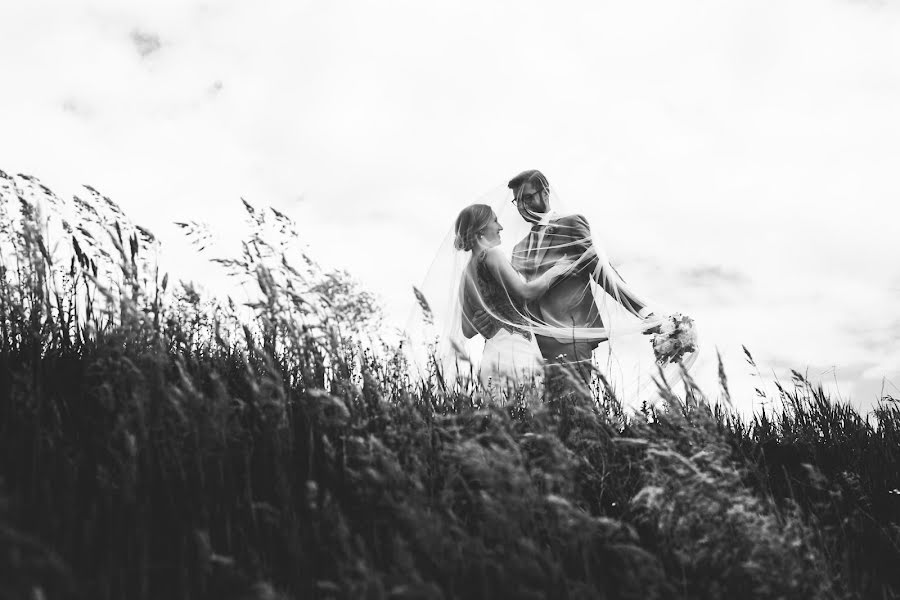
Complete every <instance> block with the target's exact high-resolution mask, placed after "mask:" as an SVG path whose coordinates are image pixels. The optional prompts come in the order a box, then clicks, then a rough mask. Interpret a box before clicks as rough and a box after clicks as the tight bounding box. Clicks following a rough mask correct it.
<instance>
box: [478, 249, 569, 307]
mask: <svg viewBox="0 0 900 600" xmlns="http://www.w3.org/2000/svg"><path fill="white" fill-rule="evenodd" d="M484 261H485V264H487V266H488V269H489V270H490V272H491V274H492V275H493V276H494V278H496V279H497V281H499V282H500V285H502V286H503V288H504V289H505V290H506V291H507V292H508V293H509V295H510V296H511V297H514V298H516V299H518V300H526V301H527V300H534V299H535V298H540V297H541V296H543V295H544V294H545V293H546V292H547V290H548V289H549V288H550V284H552V283H553V280H554V279H556V278H557V277H559V276H560V275H562V274H563V273H565V272H566V271H568V270H569V267H570V265H569V263H558V264H556V265H553V266H552V267H551V268H549V269H548V270H547V271H546V272H544V273H543V274H542V275H541V276H540V277H536V278H535V279H532V280H531V281H529V282H526V281H525V280H523V279H522V276H521V275H519V273H518V272H517V271H516V270H515V269H513V267H512V265H511V264H510V262H509V260H508V259H507V258H506V257H505V256H504V255H503V252H502V251H501V250H500V249H499V248H491V249H490V250H488V251H487V255H486V256H485V258H484Z"/></svg>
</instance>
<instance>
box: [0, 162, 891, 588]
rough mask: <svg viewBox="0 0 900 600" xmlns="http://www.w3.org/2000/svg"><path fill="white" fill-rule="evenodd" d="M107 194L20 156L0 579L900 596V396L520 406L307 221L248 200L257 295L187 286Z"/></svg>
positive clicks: (561, 397)
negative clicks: (385, 308) (416, 349)
mask: <svg viewBox="0 0 900 600" xmlns="http://www.w3.org/2000/svg"><path fill="white" fill-rule="evenodd" d="M88 190H89V194H88V195H87V199H84V200H81V199H79V200H73V201H64V200H61V199H59V198H57V197H55V196H54V195H53V194H52V192H51V191H49V190H47V189H46V188H44V187H43V186H41V184H40V183H39V182H38V181H37V180H35V179H34V178H29V177H24V176H15V177H13V176H8V175H6V174H4V173H0V193H2V195H0V250H2V255H0V291H2V295H0V338H2V339H0V479H2V484H3V485H2V488H0V498H2V499H3V502H2V503H0V573H4V574H8V576H3V577H0V598H23V597H32V598H38V597H45V598H91V599H95V598H98V599H106V598H110V599H111V598H278V597H296V598H316V597H318V598H361V597H365V598H467V599H468V598H724V597H728V598H870V597H893V596H895V595H897V594H898V593H900V574H898V572H897V570H896V568H895V565H896V564H897V561H898V560H900V529H898V524H900V510H898V508H900V491H898V489H897V488H900V473H898V464H900V463H898V461H897V460H896V459H897V453H898V449H897V448H898V442H900V437H898V436H900V433H898V425H900V412H898V409H897V406H896V404H894V403H893V402H892V401H891V399H886V400H885V402H884V403H882V405H881V406H879V408H878V409H877V410H876V411H875V412H874V413H873V414H872V415H871V416H870V417H869V418H868V419H867V418H863V417H862V416H860V415H859V414H857V413H855V412H854V411H853V410H852V409H850V408H849V407H847V406H845V405H842V404H837V403H834V402H832V401H831V400H829V399H828V398H827V397H826V396H825V394H824V393H823V392H822V390H821V389H820V388H816V387H814V386H813V385H812V384H811V383H809V382H808V381H806V380H805V379H804V378H802V376H800V375H799V374H797V377H796V378H795V380H794V381H793V382H792V384H793V385H792V387H790V388H787V389H786V388H782V390H781V395H782V398H781V399H782V401H783V406H784V409H783V410H782V411H781V412H778V413H771V412H769V413H760V414H758V415H755V416H753V417H752V419H750V420H749V421H748V420H747V419H745V418H742V417H740V416H739V415H738V414H736V413H735V412H734V411H731V410H729V409H728V403H727V402H726V401H725V400H726V399H727V395H726V396H723V402H722V403H711V402H710V401H708V400H707V399H706V398H705V397H704V396H703V394H702V393H701V392H700V390H698V389H696V386H693V385H692V383H691V382H690V378H689V377H688V378H687V381H688V385H687V388H686V390H687V391H686V393H684V394H681V395H678V394H676V393H675V392H674V391H673V390H672V389H670V388H669V387H668V386H666V385H665V384H662V385H661V388H660V394H661V397H662V402H661V404H660V405H659V406H658V407H656V408H645V410H644V411H643V412H642V413H638V414H634V415H631V414H628V413H627V412H626V411H625V410H624V409H623V408H622V406H621V405H620V404H619V403H618V402H617V400H616V399H615V397H614V396H612V395H611V394H610V393H609V392H606V393H600V392H596V393H593V394H588V393H584V391H583V390H581V391H566V390H565V389H556V388H554V390H553V391H551V392H549V393H548V394H547V395H546V396H545V397H544V398H520V399H519V401H517V402H514V403H512V404H511V405H510V406H507V407H498V406H496V405H493V404H492V403H490V402H489V401H488V398H489V397H488V396H487V395H486V394H483V393H482V392H481V391H480V390H478V389H477V388H473V387H472V386H460V385H457V382H446V381H444V382H442V385H438V383H437V382H436V381H435V380H434V378H436V377H439V375H440V374H439V373H435V372H433V373H432V374H431V377H432V380H430V381H425V382H417V381H416V380H415V379H413V378H412V377H410V376H409V369H408V367H407V365H406V363H405V361H404V359H403V355H402V353H401V352H400V351H399V349H396V348H391V347H389V346H387V345H384V344H379V342H377V340H374V339H372V336H370V335H368V332H370V331H372V330H373V328H374V325H373V323H377V320H378V311H377V306H376V304H375V303H374V301H373V298H372V297H371V296H370V295H368V294H366V293H365V291H364V290H361V289H360V288H359V287H358V286H357V285H356V284H355V283H354V282H353V280H352V278H350V277H349V276H348V275H347V274H346V273H341V272H335V271H330V270H328V269H325V268H322V267H321V266H319V265H318V264H317V263H316V262H315V261H313V260H312V259H311V258H309V257H308V256H306V255H305V254H301V253H298V252H294V253H292V254H289V253H288V250H286V247H285V246H282V245H281V244H280V242H278V241H277V240H279V239H282V238H279V237H278V236H285V237H286V238H287V239H290V238H292V237H293V236H294V235H295V234H294V233H293V232H292V224H291V223H290V220H289V219H288V218H287V217H286V216H284V215H281V214H279V213H275V212H273V211H261V210H259V209H256V208H255V207H253V206H251V205H249V204H246V208H247V213H248V219H249V220H250V231H249V234H248V239H247V240H246V241H245V242H244V244H243V245H242V250H241V253H240V255H239V256H237V257H235V258H231V259H220V263H221V264H222V266H223V267H224V268H226V269H229V270H230V271H231V272H232V273H233V274H234V275H235V276H236V277H241V278H243V280H244V281H245V282H246V283H248V284H252V285H253V286H254V288H255V290H256V299H255V300H254V301H252V302H250V303H249V306H248V307H241V306H235V305H234V303H233V302H230V301H227V300H226V301H222V302H216V301H212V300H208V299H204V298H203V297H202V295H201V294H200V293H198V292H197V291H196V290H195V289H194V288H193V287H192V286H190V285H188V284H174V283H173V284H172V285H170V284H169V281H168V278H167V277H166V276H165V275H162V276H161V275H160V274H159V273H158V270H157V269H156V266H155V260H154V249H155V243H156V242H155V238H153V236H152V234H151V233H150V232H147V231H146V230H143V229H141V228H139V227H138V226H136V225H134V224H132V223H130V222H129V221H128V219H127V217H126V216H125V215H124V213H122V211H121V210H120V209H118V207H117V206H116V205H115V204H114V203H113V202H112V201H111V200H108V199H106V198H104V197H103V196H102V195H101V194H99V193H98V192H95V191H93V188H88ZM68 215H75V217H71V216H68ZM76 217H77V220H76ZM63 219H65V224H64V223H63ZM72 223H75V225H72ZM185 230H186V231H187V232H188V233H189V234H190V235H192V236H193V239H195V240H197V242H198V244H203V242H204V239H205V237H204V236H205V234H204V233H203V228H202V227H201V226H199V225H198V224H185ZM273 230H274V233H273ZM291 259H294V262H296V263H297V264H294V262H292V260H291ZM244 308H246V310H244ZM751 360H752V357H751ZM722 379H723V384H726V385H725V386H724V387H725V389H726V390H727V382H725V379H724V373H723V374H722ZM597 389H602V386H599V387H598V388H597Z"/></svg>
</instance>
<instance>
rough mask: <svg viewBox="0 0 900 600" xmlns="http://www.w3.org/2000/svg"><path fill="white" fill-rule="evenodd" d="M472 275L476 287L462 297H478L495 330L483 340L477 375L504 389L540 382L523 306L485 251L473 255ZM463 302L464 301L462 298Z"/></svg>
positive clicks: (491, 386) (539, 367)
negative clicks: (488, 261) (493, 270)
mask: <svg viewBox="0 0 900 600" xmlns="http://www.w3.org/2000/svg"><path fill="white" fill-rule="evenodd" d="M471 260H473V261H476V263H475V277H474V278H467V279H466V281H467V283H468V285H473V286H474V287H475V288H477V289H476V290H474V291H475V293H474V294H464V297H465V298H472V297H479V298H480V299H481V302H482V303H483V304H484V308H485V309H486V312H487V313H488V315H490V316H491V317H490V318H491V326H492V328H496V330H497V331H496V333H495V334H494V335H493V336H491V337H490V338H489V339H487V340H486V341H485V343H484V350H483V352H482V355H481V365H480V368H479V371H478V378H479V380H480V381H481V383H482V385H483V386H484V387H486V388H489V389H492V390H497V391H501V392H502V391H506V390H508V389H510V388H512V387H516V386H519V385H524V384H530V383H536V382H539V381H540V379H541V376H542V372H543V365H542V363H543V359H542V358H541V352H540V350H539V349H538V346H537V343H536V342H535V339H534V336H533V335H531V332H530V331H529V330H528V328H527V325H528V322H527V319H526V318H525V317H524V316H523V314H524V306H523V305H522V304H521V303H518V302H516V301H514V300H513V299H512V298H511V297H510V295H509V293H508V292H507V290H505V289H504V288H503V285H502V284H501V283H500V282H499V281H497V279H496V278H495V277H494V275H493V274H492V273H491V272H490V270H489V269H488V267H487V264H486V263H485V254H484V253H482V254H481V255H479V256H473V257H472V259H471ZM463 301H465V300H463Z"/></svg>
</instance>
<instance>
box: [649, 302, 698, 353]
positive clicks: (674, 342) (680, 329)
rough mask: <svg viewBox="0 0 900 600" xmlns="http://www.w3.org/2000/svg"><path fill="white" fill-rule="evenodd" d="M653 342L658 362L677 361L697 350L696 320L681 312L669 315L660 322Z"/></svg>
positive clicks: (652, 339)
mask: <svg viewBox="0 0 900 600" xmlns="http://www.w3.org/2000/svg"><path fill="white" fill-rule="evenodd" d="M651 343H652V344H653V354H654V355H655V356H656V363H657V364H659V365H665V364H666V363H677V362H678V361H679V360H681V359H682V357H684V355H685V354H688V353H690V352H694V351H695V350H697V332H696V331H694V320H693V319H691V318H690V317H688V316H685V315H682V314H680V313H675V314H672V315H669V316H668V317H666V318H665V319H664V320H663V322H662V323H661V324H660V326H659V332H658V333H655V334H654V335H653V337H652V338H651Z"/></svg>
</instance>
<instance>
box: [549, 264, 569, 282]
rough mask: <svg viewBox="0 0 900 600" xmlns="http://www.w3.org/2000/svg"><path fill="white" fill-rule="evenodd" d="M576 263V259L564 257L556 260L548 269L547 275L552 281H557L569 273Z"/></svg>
mask: <svg viewBox="0 0 900 600" xmlns="http://www.w3.org/2000/svg"><path fill="white" fill-rule="evenodd" d="M574 265H575V261H574V260H569V259H562V260H558V261H556V262H555V263H554V264H553V266H552V267H550V268H549V269H547V276H548V277H549V278H550V281H555V280H557V279H559V278H560V277H562V276H564V275H566V274H568V273H569V272H570V271H571V270H572V267H573V266H574Z"/></svg>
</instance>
